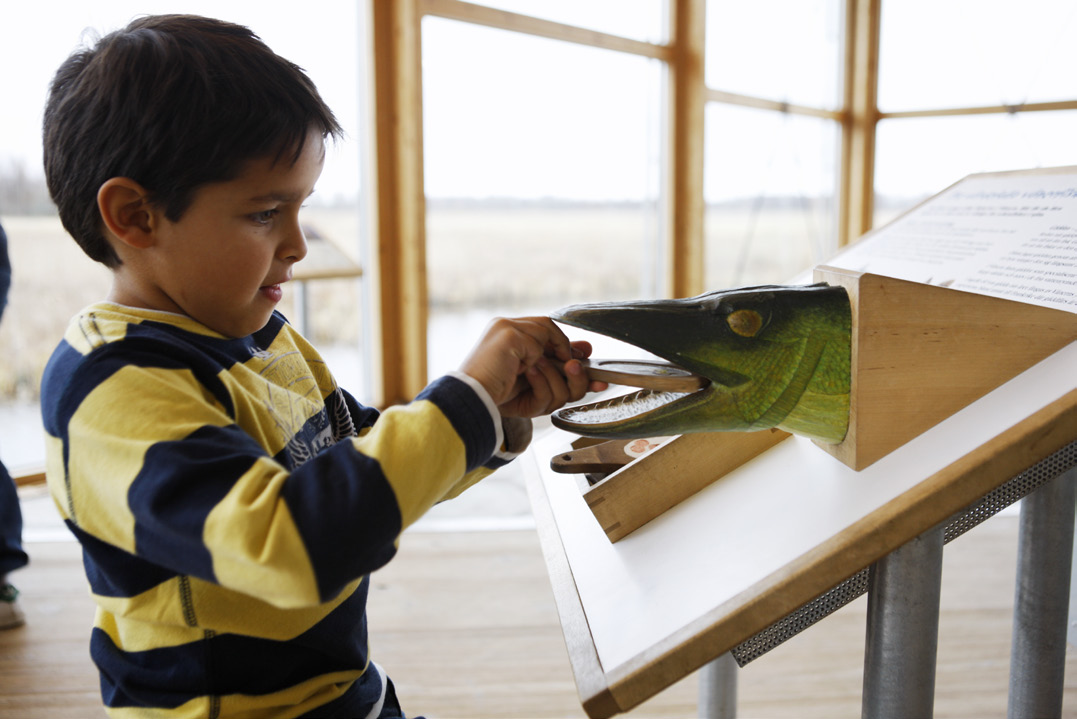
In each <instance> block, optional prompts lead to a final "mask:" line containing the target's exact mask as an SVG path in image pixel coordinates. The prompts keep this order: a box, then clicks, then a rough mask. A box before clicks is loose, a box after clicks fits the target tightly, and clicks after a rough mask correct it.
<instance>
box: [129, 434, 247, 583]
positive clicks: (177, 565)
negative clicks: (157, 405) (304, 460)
mask: <svg viewBox="0 0 1077 719" xmlns="http://www.w3.org/2000/svg"><path fill="white" fill-rule="evenodd" d="M261 456H264V452H263V451H262V449H261V447H259V446H258V444H257V442H255V441H254V439H252V438H251V436H250V435H248V434H247V433H245V432H244V431H243V430H241V429H240V428H239V427H237V426H235V425H230V426H228V427H214V426H204V427H200V428H198V429H197V430H195V431H194V432H193V433H192V434H190V435H189V436H187V437H185V438H184V439H182V440H179V441H175V442H158V443H157V444H154V445H153V446H152V447H150V449H149V450H148V451H147V452H146V457H145V459H144V460H143V462H142V469H141V471H139V473H138V475H137V476H136V477H135V479H134V481H133V482H132V483H131V487H130V488H129V489H128V492H127V502H128V505H129V506H130V508H131V511H132V512H133V513H134V515H135V547H136V551H137V552H138V554H139V555H140V556H143V557H145V558H146V559H148V560H150V561H152V562H155V563H157V564H161V565H164V566H166V567H169V568H171V569H173V570H175V571H177V572H179V573H182V574H191V575H194V576H196V577H201V578H202V579H205V580H207V581H216V576H215V574H214V572H213V558H212V555H211V554H210V552H209V550H208V549H207V548H206V546H205V545H204V544H203V531H202V530H203V527H204V526H205V523H206V517H207V516H208V515H209V513H210V511H212V510H213V509H214V508H215V507H216V506H217V504H218V503H220V501H221V500H222V499H224V497H225V496H226V495H227V494H228V492H229V490H231V489H232V487H233V485H235V483H236V480H237V479H238V478H239V477H241V476H242V475H243V474H244V473H245V472H246V471H247V470H248V469H250V467H251V465H252V464H253V463H254V462H255V461H256V460H257V459H258V458H259V457H261ZM240 531H242V530H240Z"/></svg>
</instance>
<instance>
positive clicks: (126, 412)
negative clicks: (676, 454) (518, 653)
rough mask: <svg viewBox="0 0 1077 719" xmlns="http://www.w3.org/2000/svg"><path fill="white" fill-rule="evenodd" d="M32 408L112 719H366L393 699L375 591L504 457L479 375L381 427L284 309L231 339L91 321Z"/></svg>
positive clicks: (100, 318) (446, 385)
mask: <svg viewBox="0 0 1077 719" xmlns="http://www.w3.org/2000/svg"><path fill="white" fill-rule="evenodd" d="M41 404H42V413H43V418H44V424H45V429H46V435H47V436H46V442H47V447H46V452H47V473H48V483H49V488H50V491H51V494H52V496H53V499H54V501H55V503H56V506H57V508H58V509H59V511H60V513H61V515H62V516H63V518H64V520H65V522H66V523H67V526H68V527H69V528H70V529H71V531H72V532H73V533H74V535H75V536H76V537H77V538H78V540H79V541H80V542H81V544H82V548H83V554H84V564H85V569H86V576H87V578H88V580H89V584H90V590H91V593H92V595H93V598H94V600H95V602H96V603H97V614H96V618H95V622H94V627H93V630H92V634H91V640H90V648H91V655H92V657H93V660H94V662H95V663H96V665H97V667H98V668H99V670H100V673H101V689H102V696H103V699H104V703H105V705H106V707H107V709H108V711H109V713H110V715H112V716H115V717H131V716H134V715H136V714H137V715H138V716H153V717H168V718H170V719H171V718H172V717H195V716H198V717H205V716H210V717H229V716H239V715H242V716H243V717H251V718H256V717H269V716H273V717H295V716H303V715H304V714H306V713H308V712H311V711H312V710H315V709H316V707H318V706H321V705H324V704H326V703H327V702H330V701H333V700H335V699H337V698H338V697H340V696H342V695H343V694H344V693H345V692H347V693H348V696H349V697H352V698H353V705H352V706H351V710H352V712H353V713H354V715H355V716H364V714H365V713H367V712H369V711H370V710H371V709H372V708H374V707H376V706H377V705H379V702H380V700H381V696H382V692H383V691H384V688H383V687H384V683H385V682H384V678H383V677H381V676H380V675H379V673H378V672H377V670H376V669H375V668H374V667H373V665H372V663H371V662H370V653H369V650H368V647H367V629H366V599H367V585H368V578H367V575H368V574H369V573H370V572H372V571H373V570H375V569H377V568H379V567H381V566H382V565H384V564H385V563H386V562H388V561H389V560H390V558H392V556H393V555H394V553H395V551H396V547H397V541H398V538H399V536H400V534H401V532H402V531H403V530H404V528H406V527H407V526H408V525H410V524H411V523H412V522H414V521H415V520H416V519H418V518H419V517H420V516H422V514H423V513H424V512H426V510H427V509H429V508H430V507H431V506H432V505H434V504H435V503H437V502H439V501H441V500H443V499H446V498H449V497H452V496H455V495H456V494H458V493H459V492H461V491H463V490H464V489H466V488H467V487H468V486H470V485H471V484H473V483H474V482H476V481H478V480H479V479H481V478H482V477H483V476H485V475H487V474H489V472H490V471H491V470H492V469H493V468H494V467H496V466H499V465H500V464H502V463H503V462H504V461H506V460H507V459H510V458H511V457H508V456H505V455H504V454H501V453H498V452H495V450H496V449H497V448H499V447H500V445H501V441H502V430H501V426H500V422H499V421H498V419H497V414H496V408H494V407H493V406H492V403H491V402H490V400H489V397H488V395H486V393H485V392H484V391H483V390H482V389H481V387H479V386H478V385H477V383H475V382H474V381H473V380H470V379H469V378H467V377H466V376H463V375H449V376H446V377H442V378H440V379H438V380H435V381H434V382H432V383H431V384H430V385H429V386H428V387H427V388H426V389H425V390H424V391H423V392H422V393H421V394H420V395H419V397H417V398H416V399H415V400H414V401H413V402H411V403H409V404H406V405H401V406H397V407H392V408H390V409H388V410H386V411H385V412H383V413H381V414H379V413H378V412H377V411H376V410H374V409H371V408H367V407H364V406H362V405H360V404H359V403H358V402H356V401H355V399H353V398H352V397H351V396H350V395H349V394H348V393H347V392H345V391H343V390H341V389H340V388H339V387H337V385H336V382H335V380H334V379H333V376H332V374H331V373H330V372H329V370H328V368H327V367H326V365H325V362H324V361H323V360H322V359H321V358H320V357H319V355H318V354H317V352H316V351H315V350H314V349H313V348H312V347H311V346H310V345H309V344H308V343H307V342H306V341H305V340H304V339H303V338H302V337H301V336H300V335H299V334H298V333H297V332H295V331H294V330H293V329H292V327H291V326H290V325H289V324H288V323H287V322H286V321H285V320H284V318H283V317H281V316H280V315H279V314H274V316H273V317H272V318H271V320H270V322H269V323H268V324H267V325H266V327H265V328H263V329H262V330H260V331H259V332H257V333H255V334H253V335H250V336H248V337H243V338H238V339H231V338H226V337H223V336H221V335H219V334H216V333H214V332H213V331H211V330H209V329H207V328H205V327H204V326H202V325H200V324H198V323H197V322H195V321H194V320H192V319H190V318H187V317H183V316H179V315H174V314H170V313H165V312H156V311H150V310H141V309H133V308H130V307H123V306H119V305H115V304H110V303H99V304H96V305H92V306H91V307H88V308H87V309H86V310H84V311H83V312H82V313H80V314H79V315H78V316H76V317H75V318H74V319H73V320H72V322H71V324H70V326H69V328H68V330H67V332H66V334H65V336H64V339H63V341H62V342H61V343H60V345H59V347H58V348H57V349H56V351H55V352H54V354H53V356H52V358H51V359H50V361H49V364H48V366H47V368H46V370H45V374H44V377H43V380H42V389H41ZM315 713H316V712H315Z"/></svg>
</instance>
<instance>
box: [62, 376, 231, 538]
mask: <svg viewBox="0 0 1077 719" xmlns="http://www.w3.org/2000/svg"><path fill="white" fill-rule="evenodd" d="M194 392H197V393H198V395H197V396H195V395H194V394H193V393H194ZM183 394H187V395H189V396H190V400H191V401H190V402H188V403H186V404H185V405H184V406H182V407H180V406H178V405H179V403H178V397H182V395H183ZM211 402H212V399H211V398H210V397H207V396H206V395H205V394H204V393H203V392H202V391H201V390H200V388H199V386H198V384H197V382H196V380H195V379H194V377H193V376H192V375H191V373H190V372H189V371H188V370H166V369H159V368H142V367H133V366H129V367H124V368H122V369H120V370H119V371H117V372H116V374H114V375H113V376H112V377H110V378H109V379H107V380H105V381H104V382H102V383H101V384H99V385H98V386H97V387H96V388H95V389H94V390H93V391H92V392H91V393H90V394H89V395H88V396H87V397H86V399H84V400H83V401H82V404H81V405H79V408H78V410H77V411H76V412H75V415H74V416H73V417H72V418H71V421H70V422H69V423H68V438H69V458H68V463H67V471H68V473H69V475H70V483H71V493H72V499H73V501H74V505H75V507H77V508H83V509H82V511H79V512H78V513H77V514H76V516H75V520H76V522H77V523H78V524H79V526H80V527H82V528H83V529H84V530H85V531H87V532H89V533H90V534H93V535H94V536H96V537H98V538H99V539H102V540H104V541H106V542H109V543H110V544H113V545H115V546H117V547H120V548H121V549H123V550H125V551H128V552H131V553H134V551H135V546H134V529H135V519H134V515H133V514H132V513H131V510H130V509H129V507H128V506H127V494H128V490H129V489H130V487H131V483H132V482H133V481H134V479H135V477H136V476H138V473H139V471H141V469H142V463H143V459H144V458H145V456H146V451H147V450H148V449H149V448H150V447H151V446H152V445H154V444H155V443H157V442H161V441H168V440H176V439H181V438H183V437H185V436H187V435H188V434H190V433H192V432H194V431H195V430H196V429H198V428H199V427H202V426H205V425H217V426H226V425H228V424H231V421H230V420H229V419H228V417H227V416H226V415H225V414H224V413H223V412H222V411H221V410H220V408H219V406H218V405H215V404H211ZM181 418H182V419H181ZM164 428H167V429H168V431H169V434H168V435H163V434H162V430H163V429H164ZM91 508H92V511H87V510H89V509H91Z"/></svg>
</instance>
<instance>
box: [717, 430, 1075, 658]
mask: <svg viewBox="0 0 1077 719" xmlns="http://www.w3.org/2000/svg"><path fill="white" fill-rule="evenodd" d="M1075 466H1077V442H1072V443H1070V444H1068V445H1066V446H1065V447H1063V448H1062V449H1060V450H1058V451H1057V452H1055V453H1054V454H1052V455H1051V456H1050V457H1047V458H1046V459H1044V460H1043V461H1041V462H1039V463H1037V464H1036V465H1035V466H1033V467H1031V468H1030V469H1028V470H1026V471H1024V472H1022V473H1021V474H1019V475H1017V476H1016V477H1014V478H1013V479H1011V480H1009V481H1008V482H1006V483H1005V484H1002V485H1000V486H999V487H997V488H996V489H994V490H993V491H991V492H989V493H988V494H986V495H984V497H983V498H982V499H980V501H978V502H975V503H974V504H972V505H971V506H969V507H968V508H967V509H965V510H963V511H961V512H959V513H957V514H956V515H954V517H952V518H951V519H950V521H949V522H948V523H947V525H946V529H945V531H944V533H943V541H944V542H949V541H951V540H953V539H956V538H957V537H960V536H961V535H962V534H964V533H965V532H967V531H969V530H970V529H972V528H973V527H975V526H976V525H978V524H980V523H981V522H983V521H985V520H987V519H989V518H991V517H993V516H994V515H996V514H998V513H999V512H1001V511H1002V510H1003V509H1005V508H1006V507H1009V506H1010V505H1011V504H1013V503H1015V502H1017V501H1018V500H1020V499H1021V498H1022V497H1025V496H1027V495H1029V494H1031V493H1032V492H1034V491H1035V490H1036V489H1037V488H1039V487H1040V486H1042V485H1043V484H1046V483H1047V482H1049V481H1051V480H1052V479H1054V478H1055V477H1057V476H1059V475H1060V474H1062V473H1063V472H1065V471H1067V470H1069V469H1071V468H1073V467H1075ZM870 573H871V568H870V567H865V568H864V569H862V570H860V571H859V572H857V573H856V574H854V575H853V576H851V577H849V578H848V579H846V580H845V581H844V582H842V583H841V584H839V585H838V586H836V587H834V588H833V589H831V590H830V591H828V592H826V593H824V594H821V595H820V596H818V597H816V598H815V599H813V600H812V601H810V602H808V603H807V604H805V605H804V606H802V607H801V608H800V609H798V610H796V611H795V612H792V613H791V614H789V615H787V616H786V617H785V618H784V619H781V620H779V621H777V622H775V623H774V624H771V625H770V626H769V627H767V628H766V629H764V630H763V631H761V632H759V633H758V634H756V635H755V636H753V637H751V638H750V639H748V640H746V641H744V642H742V643H741V644H739V645H737V646H736V647H734V648H733V651H732V654H733V658H734V659H735V660H736V661H737V664H738V665H739V666H742V667H743V666H744V665H745V664H747V663H748V662H750V661H752V660H754V659H758V658H759V657H761V656H763V655H764V654H766V653H767V652H769V651H770V650H771V649H773V648H775V647H776V646H778V645H779V644H782V643H784V642H785V641H787V640H789V639H792V638H793V637H795V636H796V635H797V634H800V633H801V632H802V631H804V630H805V629H807V628H808V627H810V626H812V625H813V624H815V623H816V622H818V621H820V620H821V619H823V618H825V617H827V616H830V615H831V614H833V613H834V612H836V611H838V610H839V609H841V608H842V607H844V606H845V605H846V604H848V603H849V602H851V601H853V600H854V599H856V598H858V597H860V596H861V595H863V594H864V593H865V592H867V591H868V579H869V577H870Z"/></svg>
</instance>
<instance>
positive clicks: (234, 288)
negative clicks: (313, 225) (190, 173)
mask: <svg viewBox="0 0 1077 719" xmlns="http://www.w3.org/2000/svg"><path fill="white" fill-rule="evenodd" d="M290 159H291V157H290V154H289V153H285V154H284V156H283V158H282V159H281V160H279V161H278V162H276V163H274V162H273V160H272V158H267V159H259V160H253V161H251V162H249V163H248V164H247V165H246V166H245V168H244V169H243V172H242V173H241V174H240V175H239V176H238V177H236V178H235V179H234V180H229V181H227V182H218V183H212V184H209V185H205V186H203V187H201V188H199V189H198V190H197V191H196V192H195V194H194V199H193V201H192V202H191V205H190V207H189V208H188V209H187V211H186V212H185V213H184V214H183V216H182V217H181V218H180V220H179V221H178V222H171V221H169V220H167V219H165V218H163V213H161V214H159V220H160V221H159V224H158V231H157V234H156V242H155V245H154V248H153V250H154V253H155V256H154V257H153V262H152V263H149V266H148V272H147V274H148V277H143V278H142V280H143V281H145V280H149V282H150V283H151V284H152V285H153V286H154V287H155V290H156V291H155V292H152V293H151V296H153V297H155V298H156V299H155V300H153V301H152V304H154V305H156V306H154V307H151V309H160V310H165V311H169V312H178V313H181V314H184V315H187V316H189V317H192V318H193V319H195V320H198V321H199V322H201V323H202V324H204V325H205V326H207V327H209V328H210V329H212V330H215V331H217V332H219V333H221V334H223V335H226V336H229V337H243V336H246V335H249V334H251V333H252V332H256V331H257V330H259V329H261V328H262V327H264V326H265V324H266V322H268V321H269V317H270V315H271V314H272V312H273V309H274V308H275V307H276V306H277V303H278V302H280V300H281V295H282V292H281V287H280V286H281V284H282V283H284V282H287V281H288V280H290V279H291V278H292V265H293V264H294V263H296V262H298V261H299V260H301V259H303V257H304V256H305V255H306V254H307V245H306V239H305V238H304V237H303V231H302V229H301V228H300V226H299V210H300V208H301V207H302V206H303V203H304V202H305V201H306V199H307V198H308V197H309V196H310V194H311V193H312V192H313V191H314V185H315V183H316V182H317V180H318V177H319V176H320V175H321V172H322V165H323V163H324V159H325V144H324V142H323V140H322V138H321V136H320V135H319V134H317V133H311V134H310V135H308V137H307V140H306V142H305V143H304V145H303V152H302V154H301V155H300V156H299V159H298V160H297V161H296V162H295V164H289V162H288V161H289V160H290Z"/></svg>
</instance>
